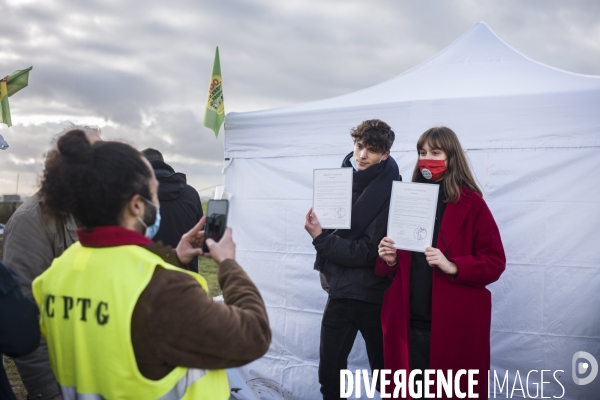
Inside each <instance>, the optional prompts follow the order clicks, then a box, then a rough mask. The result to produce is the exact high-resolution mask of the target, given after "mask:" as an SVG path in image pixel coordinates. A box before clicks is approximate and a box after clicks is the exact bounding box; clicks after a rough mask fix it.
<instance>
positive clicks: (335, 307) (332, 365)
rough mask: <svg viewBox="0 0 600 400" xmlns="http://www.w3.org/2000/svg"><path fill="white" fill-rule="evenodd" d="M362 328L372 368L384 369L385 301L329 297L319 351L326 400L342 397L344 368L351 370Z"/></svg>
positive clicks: (322, 391)
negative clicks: (355, 344)
mask: <svg viewBox="0 0 600 400" xmlns="http://www.w3.org/2000/svg"><path fill="white" fill-rule="evenodd" d="M359 331H360V333H361V335H362V337H363V338H364V340H365V343H366V345H367V356H368V357H369V366H370V367H371V371H373V370H374V369H383V331H382V330H381V304H375V303H368V302H366V301H360V300H354V299H329V300H328V301H327V306H325V312H324V313H323V320H322V321H321V347H320V352H319V353H320V361H319V383H320V384H321V393H322V394H323V399H324V400H330V399H339V398H340V370H341V369H347V366H348V365H347V364H348V355H349V354H350V350H352V346H353V345H354V339H355V338H356V334H357V333H358V332H359ZM378 386H379V385H378Z"/></svg>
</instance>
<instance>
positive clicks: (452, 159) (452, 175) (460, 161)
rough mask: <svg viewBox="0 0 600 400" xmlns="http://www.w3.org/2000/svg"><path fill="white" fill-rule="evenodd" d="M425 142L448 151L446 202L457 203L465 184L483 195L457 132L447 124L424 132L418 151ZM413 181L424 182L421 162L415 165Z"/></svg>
mask: <svg viewBox="0 0 600 400" xmlns="http://www.w3.org/2000/svg"><path fill="white" fill-rule="evenodd" d="M425 143H427V144H429V147H430V148H432V149H439V150H443V151H444V153H446V157H447V158H446V164H447V167H446V168H447V169H446V173H445V174H444V182H443V184H444V189H445V191H446V196H447V197H446V199H444V202H452V203H456V202H458V200H459V199H460V187H461V186H464V187H466V188H468V189H471V190H472V191H474V192H477V193H478V194H479V195H480V196H481V195H482V193H481V189H479V186H477V184H476V183H475V179H474V178H473V174H472V173H471V169H470V168H469V163H468V162H467V157H466V156H465V151H464V150H463V148H462V146H461V145H460V141H459V140H458V137H457V136H456V133H454V131H453V130H452V129H450V128H446V127H445V126H436V127H434V128H430V129H428V130H426V131H425V132H423V134H422V135H421V137H420V138H419V140H418V141H417V152H419V151H421V150H422V149H423V146H424V145H425ZM412 180H413V182H422V179H421V171H420V170H419V162H418V161H417V164H416V165H415V169H414V171H413V176H412Z"/></svg>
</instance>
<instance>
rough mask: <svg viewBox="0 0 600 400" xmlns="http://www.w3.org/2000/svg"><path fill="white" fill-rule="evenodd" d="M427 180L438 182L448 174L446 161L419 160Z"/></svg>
mask: <svg viewBox="0 0 600 400" xmlns="http://www.w3.org/2000/svg"><path fill="white" fill-rule="evenodd" d="M417 165H418V167H419V170H420V171H421V174H423V177H424V178H425V179H430V180H433V181H437V180H438V179H440V178H441V177H442V176H444V174H445V173H446V160H426V159H422V160H419V163H418V164H417Z"/></svg>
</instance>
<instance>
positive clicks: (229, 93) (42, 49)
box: [0, 0, 600, 196]
mask: <svg viewBox="0 0 600 400" xmlns="http://www.w3.org/2000/svg"><path fill="white" fill-rule="evenodd" d="M0 16H2V18H1V21H2V22H1V23H0V76H4V75H7V74H9V73H11V72H13V71H14V70H17V69H23V68H26V67H29V66H33V70H32V72H31V74H30V80H29V87H28V88H26V89H24V90H23V91H21V92H19V93H18V94H16V95H15V96H13V97H11V98H10V104H11V113H12V119H13V124H14V125H13V126H12V127H11V128H6V125H3V124H0V134H1V135H3V136H4V138H5V139H6V141H7V142H8V143H9V144H10V148H9V149H7V150H5V151H1V152H0V194H8V193H14V192H15V190H16V181H17V175H18V176H19V188H18V190H19V193H21V194H32V193H34V192H35V191H36V190H37V185H38V183H39V176H40V172H41V170H42V165H43V164H42V162H43V154H44V152H45V151H46V150H47V148H48V142H49V140H50V138H51V137H52V136H53V135H55V134H56V133H57V132H59V131H60V130H62V129H63V128H64V127H65V126H66V124H67V123H68V121H70V122H73V123H83V124H93V125H99V126H100V127H101V128H102V131H103V137H104V138H105V139H118V140H124V141H126V142H128V143H130V144H132V145H134V146H135V147H137V148H138V149H144V148H146V147H154V148H157V149H159V150H160V151H162V152H163V154H164V155H165V158H166V161H167V162H168V163H170V164H171V165H172V166H173V167H174V168H175V169H176V170H178V171H180V172H184V173H186V174H187V176H188V182H189V183H190V184H191V185H193V186H194V187H196V189H198V190H202V189H204V188H207V187H210V186H213V185H217V184H219V183H221V182H222V175H221V173H220V171H221V165H222V154H223V135H222V134H221V135H219V138H218V139H215V137H214V134H213V132H212V131H211V130H209V129H207V128H205V127H203V126H202V119H203V115H204V114H203V113H204V105H205V101H206V91H207V88H208V80H209V78H210V72H211V68H212V62H213V57H214V51H215V46H217V45H218V46H219V49H220V55H221V70H222V74H223V86H224V93H225V110H226V112H231V111H235V112H244V111H254V110H260V109H265V108H273V107H279V106H284V105H290V104H295V103H301V102H307V101H312V100H319V99H324V98H328V97H334V96H339V95H342V94H346V93H350V92H353V91H356V90H358V89H362V88H365V87H369V86H372V85H374V84H377V83H380V82H383V81H385V80H387V79H390V78H392V77H394V76H396V75H399V74H400V73H402V72H404V71H405V70H407V69H409V68H411V67H413V66H415V65H417V64H419V63H421V62H423V61H425V60H426V59H428V58H429V57H431V56H433V55H435V54H436V53H438V52H439V51H440V50H442V49H443V48H444V47H446V46H448V45H449V44H451V43H452V42H453V41H454V40H455V39H457V38H458V37H459V36H460V35H462V34H463V33H464V32H466V31H467V30H468V29H470V28H471V27H472V26H473V25H475V24H476V23H477V22H480V21H485V22H487V24H488V25H489V26H490V28H491V29H492V30H494V31H495V32H496V33H497V34H498V35H499V36H500V37H502V38H503V39H504V40H505V41H507V42H508V43H509V44H510V45H512V46H513V47H515V48H516V49H518V50H520V51H521V52H522V53H524V54H526V55H527V56H529V57H531V58H533V59H535V60H537V61H540V62H543V63H546V64H549V65H552V66H555V67H558V68H561V69H564V70H567V71H572V72H577V73H581V74H591V75H600V62H599V61H600V2H599V1H597V0H586V1H584V0H582V1H577V0H571V1H568V2H567V1H560V0H527V1H517V0H503V1H476V0H454V1H442V0H437V1H433V0H369V1H367V0H362V1H359V0H320V1H315V0H303V1H302V0H247V1H230V0H220V1H206V0H169V1H155V0H130V1H123V0H119V1H116V0H103V1H52V0H0ZM210 194H211V190H207V191H201V195H204V196H207V195H210Z"/></svg>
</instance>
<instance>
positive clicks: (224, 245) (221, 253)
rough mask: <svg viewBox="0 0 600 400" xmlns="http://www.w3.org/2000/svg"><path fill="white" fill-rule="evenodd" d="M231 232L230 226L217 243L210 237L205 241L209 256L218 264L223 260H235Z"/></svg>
mask: <svg viewBox="0 0 600 400" xmlns="http://www.w3.org/2000/svg"><path fill="white" fill-rule="evenodd" d="M231 233H232V231H231V228H227V229H225V234H223V237H222V238H221V240H219V242H218V243H217V242H215V241H214V240H212V239H208V241H207V243H206V244H207V246H208V248H209V249H210V253H209V255H210V257H211V258H212V259H213V260H215V261H216V262H217V263H218V264H219V265H220V264H221V263H222V262H223V261H225V260H235V242H234V241H233V239H232V237H231Z"/></svg>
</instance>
